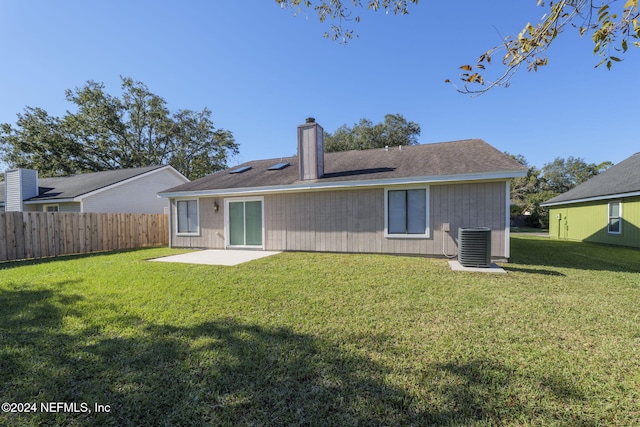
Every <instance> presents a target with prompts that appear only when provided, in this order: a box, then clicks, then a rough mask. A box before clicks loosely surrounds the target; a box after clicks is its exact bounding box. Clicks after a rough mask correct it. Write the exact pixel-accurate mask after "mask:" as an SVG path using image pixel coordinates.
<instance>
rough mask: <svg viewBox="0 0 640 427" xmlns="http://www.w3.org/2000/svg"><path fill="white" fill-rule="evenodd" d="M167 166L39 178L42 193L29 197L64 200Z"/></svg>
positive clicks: (1, 198) (0, 196) (2, 196)
mask: <svg viewBox="0 0 640 427" xmlns="http://www.w3.org/2000/svg"><path fill="white" fill-rule="evenodd" d="M163 167H165V166H163V165H160V166H147V167H141V168H130V169H116V170H109V171H104V172H92V173H84V174H79V175H72V176H64V177H55V178H38V187H39V189H40V194H39V195H38V196H36V197H32V198H30V199H28V200H29V201H36V200H42V201H46V200H62V199H73V198H75V197H79V196H82V195H83V194H87V193H91V192H92V191H96V190H100V189H102V188H105V187H109V186H111V185H114V184H117V183H119V182H121V181H125V180H127V179H130V178H133V177H136V176H138V175H142V174H144V173H147V172H151V171H153V170H156V169H159V168H163ZM4 201H5V194H4V185H0V202H4Z"/></svg>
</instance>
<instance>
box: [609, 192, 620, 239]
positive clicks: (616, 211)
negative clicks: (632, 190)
mask: <svg viewBox="0 0 640 427" xmlns="http://www.w3.org/2000/svg"><path fill="white" fill-rule="evenodd" d="M607 231H608V232H609V234H622V203H621V202H620V201H619V200H618V201H615V202H609V227H608V230H607Z"/></svg>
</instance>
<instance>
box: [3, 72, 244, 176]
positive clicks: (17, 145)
mask: <svg viewBox="0 0 640 427" xmlns="http://www.w3.org/2000/svg"><path fill="white" fill-rule="evenodd" d="M121 80H122V95H121V96H120V97H116V96H113V95H110V94H108V93H106V92H105V90H104V84H102V83H97V82H94V81H88V82H87V83H86V84H85V86H83V87H81V88H76V89H74V90H67V91H66V99H67V101H69V102H71V103H72V104H74V105H75V106H76V108H77V111H76V112H75V113H71V112H67V113H66V114H65V115H64V116H63V117H62V118H58V117H52V116H50V115H49V114H48V113H47V112H46V111H45V110H43V109H41V108H31V107H27V108H26V109H25V112H24V114H18V121H17V123H16V127H15V128H14V127H13V126H11V125H9V124H3V125H1V127H0V151H1V155H2V160H3V161H4V162H6V163H8V164H9V165H10V166H11V167H28V168H33V169H37V170H38V171H39V173H40V174H41V175H42V176H61V175H69V174H72V173H82V172H88V171H101V170H108V169H119V168H131V167H140V166H149V165H160V164H170V165H172V166H174V167H175V168H176V169H177V170H178V171H180V172H181V173H183V174H184V175H185V176H187V177H188V178H190V179H195V178H199V177H201V176H204V175H206V174H209V173H211V172H214V171H216V170H220V169H224V168H225V167H226V164H227V160H228V157H229V156H230V155H234V154H237V152H238V145H237V144H236V143H235V141H234V139H233V134H232V133H231V132H230V131H227V130H224V129H216V128H215V127H214V124H213V121H212V120H211V111H209V110H208V109H206V108H205V109H203V110H202V111H200V112H196V111H191V110H178V111H177V112H176V113H173V114H172V113H171V112H170V111H169V109H168V108H167V104H166V101H165V100H164V99H163V98H162V97H160V96H158V95H155V94H153V93H152V92H151V91H149V89H148V88H147V87H146V86H145V85H144V84H143V83H141V82H136V81H133V80H132V79H131V78H128V77H122V78H121Z"/></svg>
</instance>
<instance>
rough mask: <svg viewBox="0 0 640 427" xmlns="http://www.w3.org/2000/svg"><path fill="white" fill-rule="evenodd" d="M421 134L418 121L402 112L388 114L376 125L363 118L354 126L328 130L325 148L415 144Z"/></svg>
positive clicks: (352, 148)
mask: <svg viewBox="0 0 640 427" xmlns="http://www.w3.org/2000/svg"><path fill="white" fill-rule="evenodd" d="M419 135H420V125H418V124H417V123H415V122H409V121H407V119H405V118H404V117H403V116H402V115H401V114H387V115H385V116H384V122H382V123H378V124H375V125H374V124H373V122H372V121H371V120H368V119H364V118H363V119H360V121H359V122H358V123H356V124H354V125H353V127H349V126H347V125H346V124H344V125H342V126H340V127H339V128H338V129H337V130H336V131H335V133H333V134H331V133H329V132H326V133H325V137H324V150H325V151H326V152H332V151H347V150H367V149H370V148H384V147H385V146H398V145H415V144H417V143H418V136H419Z"/></svg>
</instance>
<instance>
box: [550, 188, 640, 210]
mask: <svg viewBox="0 0 640 427" xmlns="http://www.w3.org/2000/svg"><path fill="white" fill-rule="evenodd" d="M636 196H640V191H635V192H633V193H618V194H607V195H606V196H594V197H585V198H584V199H575V200H566V201H564V202H554V203H540V206H544V207H547V206H549V207H551V206H560V205H572V204H575V203H585V202H597V201H599V200H611V199H622V198H625V197H636Z"/></svg>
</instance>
